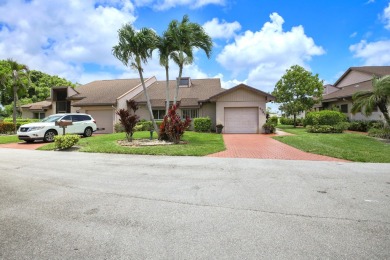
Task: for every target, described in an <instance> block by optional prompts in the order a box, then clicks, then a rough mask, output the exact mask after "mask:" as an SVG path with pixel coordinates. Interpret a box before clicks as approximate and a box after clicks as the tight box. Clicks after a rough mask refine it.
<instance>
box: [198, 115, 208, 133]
mask: <svg viewBox="0 0 390 260" xmlns="http://www.w3.org/2000/svg"><path fill="white" fill-rule="evenodd" d="M194 129H195V131H196V132H210V130H211V119H210V118H209V117H199V118H195V119H194Z"/></svg>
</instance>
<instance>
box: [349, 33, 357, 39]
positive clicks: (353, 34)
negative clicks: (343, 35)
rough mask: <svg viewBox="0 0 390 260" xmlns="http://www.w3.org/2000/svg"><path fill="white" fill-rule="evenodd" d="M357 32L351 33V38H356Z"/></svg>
mask: <svg viewBox="0 0 390 260" xmlns="http://www.w3.org/2000/svg"><path fill="white" fill-rule="evenodd" d="M357 34H358V33H357V32H353V33H351V35H350V36H349V37H350V38H355V37H356V36H357Z"/></svg>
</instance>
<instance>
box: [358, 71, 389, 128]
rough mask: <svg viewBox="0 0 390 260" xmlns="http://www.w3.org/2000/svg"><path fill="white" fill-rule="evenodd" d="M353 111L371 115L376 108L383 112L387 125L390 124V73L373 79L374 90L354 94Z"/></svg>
mask: <svg viewBox="0 0 390 260" xmlns="http://www.w3.org/2000/svg"><path fill="white" fill-rule="evenodd" d="M352 99H353V105H352V110H351V111H352V113H353V114H355V113H357V112H361V111H362V112H363V114H365V115H366V116H370V115H371V114H372V112H373V111H374V109H375V108H376V107H378V109H379V110H380V111H381V112H382V114H383V116H384V118H385V120H386V122H387V125H390V116H389V110H388V108H387V105H388V104H390V75H387V76H384V77H381V78H377V77H373V79H372V90H370V91H359V92H356V93H355V94H354V95H353V96H352Z"/></svg>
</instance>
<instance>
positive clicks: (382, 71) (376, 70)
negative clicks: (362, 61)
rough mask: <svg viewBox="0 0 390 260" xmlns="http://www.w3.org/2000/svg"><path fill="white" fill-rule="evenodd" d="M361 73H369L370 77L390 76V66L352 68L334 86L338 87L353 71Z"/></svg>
mask: <svg viewBox="0 0 390 260" xmlns="http://www.w3.org/2000/svg"><path fill="white" fill-rule="evenodd" d="M352 70H355V71H359V72H363V73H367V74H370V75H375V76H379V77H382V76H385V75H390V66H362V67H350V68H349V69H348V70H347V71H346V72H344V74H343V75H342V76H341V77H340V78H339V79H338V80H337V81H336V82H335V83H334V86H336V85H337V84H338V83H339V82H340V81H341V80H342V79H343V78H344V77H345V76H347V74H348V73H349V72H350V71H352Z"/></svg>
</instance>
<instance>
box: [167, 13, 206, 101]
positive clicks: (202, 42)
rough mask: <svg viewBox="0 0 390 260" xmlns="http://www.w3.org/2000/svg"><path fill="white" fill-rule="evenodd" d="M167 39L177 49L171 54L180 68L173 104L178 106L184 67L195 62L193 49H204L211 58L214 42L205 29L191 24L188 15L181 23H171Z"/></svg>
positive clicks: (175, 21)
mask: <svg viewBox="0 0 390 260" xmlns="http://www.w3.org/2000/svg"><path fill="white" fill-rule="evenodd" d="M167 37H168V38H169V39H170V41H172V43H173V44H174V46H175V47H176V48H177V49H176V50H175V51H173V52H172V54H171V57H172V59H173V61H174V62H175V63H176V64H177V65H178V66H179V77H178V80H177V83H176V92H175V96H174V99H173V103H174V104H176V101H177V97H178V94H179V86H180V81H181V77H182V73H183V67H184V65H188V64H192V62H193V60H194V55H193V48H200V49H202V50H203V51H204V52H205V53H206V56H207V58H210V56H211V50H212V48H213V42H212V40H211V38H210V36H209V35H208V34H207V33H206V32H205V31H204V29H203V27H202V26H200V25H199V24H197V23H191V22H190V20H189V18H188V16H187V15H184V16H183V19H182V21H181V23H179V22H178V21H177V20H173V21H172V22H170V23H169V26H168V31H167Z"/></svg>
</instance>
